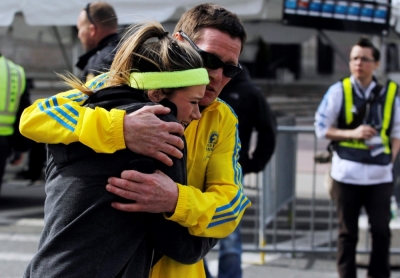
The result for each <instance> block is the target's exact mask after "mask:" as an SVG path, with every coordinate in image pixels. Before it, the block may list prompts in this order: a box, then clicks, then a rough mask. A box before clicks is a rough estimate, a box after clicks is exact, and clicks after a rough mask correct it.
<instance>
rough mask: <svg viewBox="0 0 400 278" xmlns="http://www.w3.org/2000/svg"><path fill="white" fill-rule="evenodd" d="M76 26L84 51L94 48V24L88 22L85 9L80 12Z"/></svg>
mask: <svg viewBox="0 0 400 278" xmlns="http://www.w3.org/2000/svg"><path fill="white" fill-rule="evenodd" d="M76 28H78V38H79V40H80V41H81V43H82V46H83V48H84V49H85V51H89V50H90V49H93V48H95V47H96V43H95V42H94V39H93V35H94V33H93V32H94V26H93V24H90V22H89V20H88V19H87V16H86V11H85V10H82V11H81V12H80V14H79V17H78V23H77V24H76Z"/></svg>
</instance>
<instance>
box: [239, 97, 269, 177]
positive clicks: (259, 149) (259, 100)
mask: <svg viewBox="0 0 400 278" xmlns="http://www.w3.org/2000/svg"><path fill="white" fill-rule="evenodd" d="M254 109H255V110H254V111H255V112H256V113H255V115H254V128H255V129H256V130H257V145H256V148H255V150H254V152H253V157H252V159H251V160H250V161H249V163H248V164H250V166H251V167H250V169H248V171H247V170H246V171H245V170H244V173H247V172H255V173H256V172H259V171H261V170H262V169H264V167H265V165H266V164H267V163H268V161H269V160H270V159H271V157H272V154H273V153H274V150H275V145H276V133H277V131H276V119H275V116H274V114H273V113H272V111H271V108H270V106H269V104H268V103H267V101H266V99H265V97H264V95H263V94H262V92H261V91H259V90H256V91H255V99H254ZM242 167H243V166H242Z"/></svg>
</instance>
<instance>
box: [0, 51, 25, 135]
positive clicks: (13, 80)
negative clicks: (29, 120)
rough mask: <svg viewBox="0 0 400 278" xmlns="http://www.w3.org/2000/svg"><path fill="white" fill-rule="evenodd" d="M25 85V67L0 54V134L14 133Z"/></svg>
mask: <svg viewBox="0 0 400 278" xmlns="http://www.w3.org/2000/svg"><path fill="white" fill-rule="evenodd" d="M25 86H26V84H25V71H24V69H23V68H22V67H21V66H19V65H16V64H14V63H13V62H11V61H10V60H7V59H6V58H5V57H4V56H0V136H7V135H11V134H13V133H14V128H13V124H14V122H15V120H16V113H17V111H18V107H19V102H20V99H21V95H22V93H23V92H24V90H25Z"/></svg>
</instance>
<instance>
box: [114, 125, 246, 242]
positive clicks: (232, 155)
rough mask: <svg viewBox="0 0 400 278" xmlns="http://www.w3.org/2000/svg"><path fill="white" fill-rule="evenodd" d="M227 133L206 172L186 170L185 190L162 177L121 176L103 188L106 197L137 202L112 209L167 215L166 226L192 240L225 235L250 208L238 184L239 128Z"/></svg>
mask: <svg viewBox="0 0 400 278" xmlns="http://www.w3.org/2000/svg"><path fill="white" fill-rule="evenodd" d="M236 123H237V122H236ZM224 124H225V123H223V124H222V125H224ZM226 130H229V132H226V133H225V134H224V132H220V134H219V135H220V139H218V140H219V142H218V144H217V145H216V146H215V149H214V150H213V151H212V155H211V156H210V157H209V158H208V159H209V162H208V163H207V167H206V168H205V170H204V171H203V170H202V169H201V167H200V165H198V164H196V163H194V164H193V165H192V166H193V168H192V169H190V168H189V169H188V171H189V185H187V186H185V185H180V184H178V185H176V184H175V183H174V182H173V181H172V180H171V179H169V178H168V177H167V176H165V175H163V174H162V173H161V172H157V173H154V174H150V175H148V174H142V173H139V172H136V171H132V170H129V171H124V172H123V173H122V178H116V177H113V178H110V179H109V180H108V182H109V184H107V186H106V189H107V190H108V191H110V192H111V193H114V194H116V195H119V196H121V197H123V198H126V199H129V200H135V201H136V202H135V203H131V204H122V203H113V204H112V205H113V207H114V208H116V209H119V210H123V211H148V212H168V213H167V214H166V216H167V217H168V219H169V220H172V221H175V222H177V223H179V224H180V225H182V226H184V227H188V229H189V232H190V233H191V234H192V235H196V236H204V237H216V238H222V237H226V236H227V235H229V234H230V233H231V232H232V231H234V229H235V228H236V226H237V225H238V223H239V222H240V219H241V217H242V215H243V213H244V211H245V209H246V208H247V207H248V206H250V204H251V203H250V201H249V200H248V199H247V197H246V196H245V195H244V193H243V187H242V184H241V180H242V173H241V168H240V165H239V164H238V161H237V160H238V153H239V150H240V145H239V144H238V142H239V140H238V134H237V126H236V125H233V126H230V125H226ZM220 131H221V130H220ZM189 140H190V139H188V142H189ZM189 147H190V146H189ZM196 149H198V148H196ZM198 151H201V150H198ZM196 181H197V182H198V183H200V184H201V185H203V184H205V187H204V189H205V190H204V189H203V190H200V189H199V188H201V187H199V186H193V185H191V182H193V183H192V184H194V182H196ZM203 181H204V183H203ZM177 187H178V189H177ZM203 191H204V192H203ZM153 200H156V201H153ZM171 213H172V214H171Z"/></svg>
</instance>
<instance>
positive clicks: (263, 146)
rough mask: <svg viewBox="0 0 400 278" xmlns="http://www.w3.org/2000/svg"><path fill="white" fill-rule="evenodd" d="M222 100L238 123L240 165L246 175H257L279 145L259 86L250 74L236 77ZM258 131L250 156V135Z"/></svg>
mask: <svg viewBox="0 0 400 278" xmlns="http://www.w3.org/2000/svg"><path fill="white" fill-rule="evenodd" d="M219 97H220V98H221V99H222V100H224V101H225V102H226V103H228V104H229V105H230V106H231V107H232V108H233V110H234V111H235V113H236V115H237V116H238V120H239V138H240V141H241V143H242V148H241V150H240V158H239V163H240V165H241V166H242V170H243V174H248V173H252V172H254V173H257V172H259V171H261V170H262V169H264V167H265V165H266V164H267V162H268V161H269V160H270V158H271V156H272V154H273V153H274V149H275V144H276V120H275V117H274V115H273V113H272V111H271V108H270V107H269V105H268V103H267V101H266V98H265V96H264V94H263V92H262V91H261V89H260V88H259V87H257V86H256V85H255V84H254V83H252V82H251V79H250V75H249V73H248V71H247V70H246V69H245V68H244V70H243V71H242V73H241V74H239V75H238V76H236V77H235V78H233V79H232V80H231V81H229V83H228V84H227V85H226V86H225V87H224V89H223V90H222V92H221V94H220V95H219ZM253 129H255V130H256V131H257V133H258V135H257V146H256V148H255V150H254V152H253V154H252V158H250V156H249V149H250V144H251V142H250V139H251V134H252V132H253Z"/></svg>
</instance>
